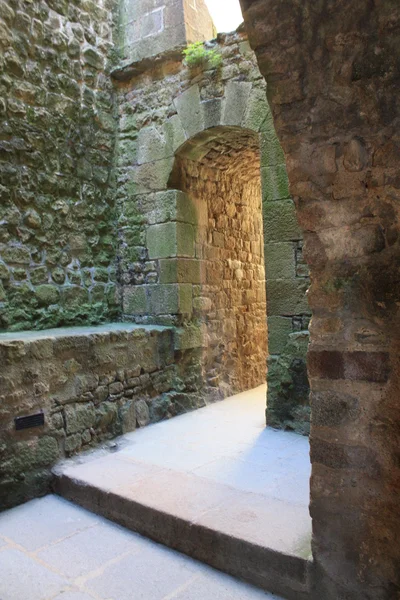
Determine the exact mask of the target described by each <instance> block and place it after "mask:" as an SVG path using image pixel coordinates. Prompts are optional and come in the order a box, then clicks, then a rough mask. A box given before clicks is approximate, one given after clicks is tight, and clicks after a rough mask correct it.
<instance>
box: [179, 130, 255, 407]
mask: <svg viewBox="0 0 400 600" xmlns="http://www.w3.org/2000/svg"><path fill="white" fill-rule="evenodd" d="M227 129H228V131H227V132H225V137H224V136H223V132H221V133H220V134H219V135H217V137H216V139H214V140H212V141H211V142H210V145H211V146H212V151H210V152H209V153H208V154H207V155H206V156H205V157H203V159H199V160H197V161H195V160H190V159H188V158H183V157H182V159H181V160H180V161H179V162H180V165H179V174H178V173H177V174H176V175H175V176H176V177H178V179H179V180H180V186H179V187H181V188H182V189H183V190H184V191H186V192H187V193H188V194H190V198H191V199H192V200H193V203H194V207H195V210H196V214H197V227H196V229H195V250H196V258H197V261H198V262H199V265H198V269H199V273H200V277H199V284H198V285H196V286H195V288H194V290H193V292H194V293H193V317H194V319H198V320H199V321H200V323H203V324H204V327H203V332H202V334H203V347H204V351H203V360H202V365H203V372H204V376H205V378H206V382H207V386H211V387H214V388H219V389H220V390H221V388H222V390H223V393H224V394H226V395H229V394H233V393H235V392H240V391H243V390H247V389H251V388H254V387H256V386H258V385H261V384H262V383H264V382H265V379H266V359H267V329H266V301H265V270H264V243H263V227H262V211H261V181H260V156H259V148H258V139H257V136H254V138H255V140H254V139H252V138H250V139H248V138H249V136H248V135H245V136H244V135H243V134H242V135H240V133H238V132H231V131H229V128H227ZM194 143H195V138H194ZM189 152H190V151H189ZM182 153H183V154H184V150H182Z"/></svg>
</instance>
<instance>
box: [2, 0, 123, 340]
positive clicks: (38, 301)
mask: <svg viewBox="0 0 400 600" xmlns="http://www.w3.org/2000/svg"><path fill="white" fill-rule="evenodd" d="M113 5H114V2H113V0H99V1H96V2H94V1H93V0H83V1H81V0H79V1H78V0H74V1H67V0H48V1H47V2H45V1H44V0H41V1H35V2H24V1H22V0H7V1H5V0H2V1H1V2H0V72H1V75H0V282H1V283H0V330H1V329H8V330H22V329H32V328H33V329H36V328H37V329H42V328H44V327H49V326H52V327H54V326H59V325H66V324H71V323H79V322H85V323H87V322H89V323H90V322H99V321H101V320H104V319H110V318H113V317H115V316H116V315H117V314H118V312H119V300H118V297H117V296H116V286H115V281H116V271H115V215H114V207H113V193H112V189H111V186H110V183H111V168H112V162H113V150H114V137H115V120H114V116H113V99H112V98H113V90H112V85H111V81H110V78H109V76H108V75H107V71H105V69H107V64H108V56H109V54H110V51H111V49H112V46H113V39H112V27H113V18H114V15H113Z"/></svg>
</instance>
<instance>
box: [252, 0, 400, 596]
mask: <svg viewBox="0 0 400 600" xmlns="http://www.w3.org/2000/svg"><path fill="white" fill-rule="evenodd" d="M241 3H242V7H243V9H244V17H245V22H246V26H247V29H248V33H249V39H250V42H251V45H252V47H253V48H254V49H255V51H256V53H257V56H258V61H259V65H260V69H261V72H262V73H263V75H264V76H265V77H266V79H267V89H268V97H269V102H270V105H271V109H272V112H273V115H274V121H275V127H276V131H277V134H278V137H279V138H280V142H281V144H282V146H283V149H284V151H285V155H286V160H287V167H288V175H289V180H290V189H291V191H292V193H293V194H294V196H295V202H296V206H297V209H298V215H299V222H300V223H301V227H302V229H303V230H304V231H306V237H307V243H306V248H305V257H306V260H307V261H308V262H309V265H310V267H311V280H312V286H311V291H310V306H311V307H312V310H313V319H312V344H311V352H310V357H309V366H310V376H311V377H310V381H311V388H312V393H313V407H312V408H313V412H314V411H315V412H316V419H315V421H314V419H312V431H311V459H312V463H313V473H312V478H311V515H312V517H313V555H314V570H313V571H312V591H311V596H312V598H313V599H314V598H315V599H316V600H317V599H318V600H319V599H320V598H324V600H337V599H338V598H351V599H352V600H367V599H368V600H387V598H390V597H392V596H396V594H397V593H398V590H399V589H400V578H399V574H400V571H399V568H398V565H399V563H400V550H399V545H398V544H397V539H398V538H399V535H400V527H399V519H398V515H397V505H398V486H397V484H396V481H397V480H398V478H399V465H398V460H397V456H398V446H399V436H398V433H397V432H398V430H399V418H398V411H397V409H396V406H397V404H398V388H399V373H400V369H399V361H398V355H399V342H398V340H399V329H398V321H399V314H398V306H397V307H395V303H394V298H397V299H398V298H399V297H400V290H399V265H398V260H397V256H398V254H399V247H398V246H399V242H400V236H399V231H398V230H399V225H398V224H399V203H398V199H397V197H398V187H399V186H398V175H397V173H398V168H399V152H398V146H399V145H398V120H399V109H398V102H397V93H396V91H395V90H396V89H397V88H398V86H399V70H398V68H397V64H398V62H399V45H398V41H397V31H398V27H399V23H400V10H399V6H398V4H396V3H393V2H383V3H382V2H381V3H378V4H376V3H373V4H371V5H366V4H365V3H362V2H357V1H356V0H354V1H350V2H347V3H346V7H345V14H346V17H345V19H344V18H343V16H344V13H343V10H342V9H343V3H341V2H339V1H335V2H331V3H329V6H328V4H324V6H322V5H319V6H317V4H316V3H315V2H312V1H308V0H306V1H305V2H301V3H296V2H293V1H292V0H288V1H283V2H282V1H281V0H267V1H264V0H250V1H247V0H242V2H241ZM310 32H313V35H310ZM289 39H290V44H288V40H289ZM371 98H373V100H372V101H371ZM393 185H394V188H393V187H392V186H393ZM271 187H273V188H274V189H278V187H277V186H276V185H275V186H271ZM394 189H395V190H396V191H395V192H394V195H392V192H393V191H394ZM271 204H272V201H271ZM366 215H370V217H369V218H366ZM372 215H373V216H372ZM370 219H372V220H370ZM389 230H390V234H389V236H388V234H387V232H388V231H389ZM353 232H354V235H353ZM271 233H272V232H271ZM384 238H385V239H384ZM388 238H389V240H390V241H389V240H388ZM381 273H382V275H380V274H381ZM383 273H384V274H385V275H383ZM378 321H379V334H378V332H377V327H376V324H377V322H378ZM361 331H363V332H364V334H363V333H361ZM349 397H350V398H351V401H350V400H349ZM340 398H342V400H343V405H342V403H341V401H340ZM328 399H329V401H331V402H332V405H333V407H334V409H333V410H336V411H337V415H338V418H337V419H335V418H334V416H333V414H332V413H333V410H332V411H330V410H327V400H328ZM357 407H362V411H361V412H358V411H359V408H357ZM348 410H349V413H350V414H349V415H348V418H346V416H344V413H346V411H348ZM325 419H326V420H325Z"/></svg>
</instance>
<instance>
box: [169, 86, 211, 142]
mask: <svg viewBox="0 0 400 600" xmlns="http://www.w3.org/2000/svg"><path fill="white" fill-rule="evenodd" d="M174 105H175V107H176V110H177V112H178V115H179V118H180V120H181V123H182V126H183V129H184V130H185V133H186V135H187V137H188V138H190V137H192V136H193V135H195V134H196V133H199V131H202V130H203V129H204V114H203V111H202V107H201V104H200V90H199V86H198V85H193V86H192V87H190V88H188V89H187V90H186V91H184V92H183V93H182V94H180V95H179V96H177V97H176V98H175V100H174Z"/></svg>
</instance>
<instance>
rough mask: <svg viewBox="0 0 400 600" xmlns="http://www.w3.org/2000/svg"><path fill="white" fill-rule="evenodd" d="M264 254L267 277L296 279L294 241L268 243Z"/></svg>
mask: <svg viewBox="0 0 400 600" xmlns="http://www.w3.org/2000/svg"><path fill="white" fill-rule="evenodd" d="M264 256H265V277H266V279H290V278H292V279H294V277H295V276H296V262H295V249H294V248H293V243H291V242H287V243H277V244H273V243H270V244H266V245H265V247H264Z"/></svg>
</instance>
